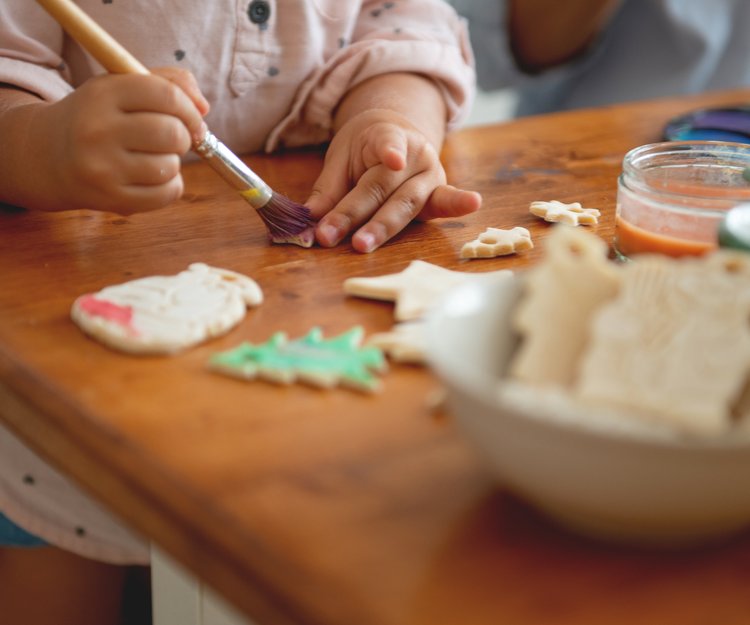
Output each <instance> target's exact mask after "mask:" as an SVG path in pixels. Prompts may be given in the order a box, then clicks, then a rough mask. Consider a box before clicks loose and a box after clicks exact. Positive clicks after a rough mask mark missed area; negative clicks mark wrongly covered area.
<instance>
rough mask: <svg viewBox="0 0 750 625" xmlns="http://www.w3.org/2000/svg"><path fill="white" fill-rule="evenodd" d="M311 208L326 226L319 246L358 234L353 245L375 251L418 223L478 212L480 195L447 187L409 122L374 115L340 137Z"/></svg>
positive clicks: (434, 156) (380, 112)
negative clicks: (419, 221)
mask: <svg viewBox="0 0 750 625" xmlns="http://www.w3.org/2000/svg"><path fill="white" fill-rule="evenodd" d="M306 204H307V205H308V206H309V207H310V210H311V211H312V214H313V217H315V218H316V219H320V222H319V224H318V226H317V228H316V237H317V240H318V242H319V243H320V244H321V245H323V246H326V247H330V246H334V245H336V244H337V243H339V241H341V239H343V238H344V237H345V236H346V235H347V234H348V233H349V232H351V231H352V230H354V229H356V228H359V229H358V230H357V231H356V233H355V234H354V236H353V237H352V246H353V247H354V249H355V250H357V251H358V252H371V251H373V250H375V249H376V248H378V247H379V246H380V245H382V244H383V243H385V242H386V241H387V240H388V239H390V238H391V237H393V236H394V235H396V234H397V233H398V232H400V231H401V230H402V229H403V228H404V227H406V225H407V224H408V223H409V222H410V221H412V220H413V219H414V218H419V219H432V218H435V217H458V216H461V215H466V214H468V213H472V212H474V211H476V210H477V209H478V208H479V206H480V205H481V196H480V195H479V194H478V193H475V192H471V191H462V190H460V189H457V188H456V187H452V186H449V185H447V184H446V176H445V171H444V170H443V166H442V165H441V163H440V159H439V155H438V153H437V151H436V150H435V148H434V147H433V146H432V144H431V143H430V142H429V141H428V140H427V138H426V137H425V136H424V135H423V134H422V133H421V132H420V131H419V130H418V129H417V128H415V127H414V125H413V124H412V123H411V122H409V121H408V120H407V119H406V118H405V117H404V116H402V115H401V114H399V113H397V112H394V111H390V110H387V109H370V110H367V111H365V112H363V113H360V114H359V115H356V116H355V117H352V118H351V119H350V120H348V121H347V122H346V123H345V124H344V125H343V126H342V127H341V128H340V129H339V131H338V132H337V133H336V136H335V137H334V138H333V141H332V142H331V145H330V147H329V148H328V152H327V154H326V157H325V164H324V166H323V171H322V172H321V174H320V176H319V177H318V180H317V181H316V182H315V185H314V186H313V191H312V195H311V196H310V198H309V200H308V201H307V203H306ZM363 224H364V225H363ZM360 226H362V227H361V228H360Z"/></svg>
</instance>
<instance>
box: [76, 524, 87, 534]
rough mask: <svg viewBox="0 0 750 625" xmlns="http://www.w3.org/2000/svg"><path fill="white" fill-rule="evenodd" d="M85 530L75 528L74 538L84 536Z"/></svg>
mask: <svg viewBox="0 0 750 625" xmlns="http://www.w3.org/2000/svg"><path fill="white" fill-rule="evenodd" d="M85 535H86V530H85V529H84V528H82V527H80V526H78V527H76V536H85Z"/></svg>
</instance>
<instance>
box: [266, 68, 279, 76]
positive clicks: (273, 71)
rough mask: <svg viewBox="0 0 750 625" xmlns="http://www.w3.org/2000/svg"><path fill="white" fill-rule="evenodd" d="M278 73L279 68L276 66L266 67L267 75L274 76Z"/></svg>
mask: <svg viewBox="0 0 750 625" xmlns="http://www.w3.org/2000/svg"><path fill="white" fill-rule="evenodd" d="M278 73H279V68H278V67H273V66H271V67H269V68H268V75H269V76H276V75H277V74H278Z"/></svg>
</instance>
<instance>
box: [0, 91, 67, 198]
mask: <svg viewBox="0 0 750 625" xmlns="http://www.w3.org/2000/svg"><path fill="white" fill-rule="evenodd" d="M39 106H44V103H43V101H42V100H40V99H39V98H38V97H37V96H35V95H33V94H31V93H28V92H26V91H23V90H20V89H15V88H13V87H8V86H0V137H2V138H3V147H2V150H0V202H4V203H8V204H15V205H18V206H24V207H26V208H49V204H50V202H52V201H54V199H53V198H50V197H48V195H49V194H48V192H47V190H46V189H45V185H46V180H47V175H48V172H47V171H45V170H46V168H45V167H43V165H42V163H41V161H40V159H41V158H43V157H42V155H43V154H44V153H45V151H46V147H45V145H40V144H39V140H40V135H39V132H38V130H39V129H38V128H37V127H36V126H35V124H34V116H35V112H36V109H37V107H39Z"/></svg>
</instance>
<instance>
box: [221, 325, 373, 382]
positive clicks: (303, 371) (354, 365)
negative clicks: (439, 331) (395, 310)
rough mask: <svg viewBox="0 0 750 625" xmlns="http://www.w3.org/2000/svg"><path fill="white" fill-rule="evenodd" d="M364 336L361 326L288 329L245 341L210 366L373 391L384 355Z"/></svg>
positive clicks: (248, 376) (223, 370)
mask: <svg viewBox="0 0 750 625" xmlns="http://www.w3.org/2000/svg"><path fill="white" fill-rule="evenodd" d="M363 337H364V330H363V329H362V328H361V327H360V326H355V327H354V328H351V329H350V330H348V331H346V332H344V333H343V334H340V335H338V336H335V337H333V338H330V339H326V338H324V337H323V333H322V332H321V330H320V328H317V327H316V328H313V329H312V330H310V332H308V333H307V334H306V335H305V336H303V337H302V338H298V339H295V340H291V341H290V340H289V339H288V338H287V336H286V334H285V333H283V332H277V333H276V334H274V335H273V336H272V337H271V338H270V339H268V341H266V342H265V343H261V344H252V343H242V344H241V345H239V346H238V347H236V348H234V349H232V350H229V351H226V352H221V353H219V354H215V355H214V356H213V357H212V358H211V360H210V362H209V367H210V368H211V369H213V370H214V371H218V372H219V373H224V374H227V375H231V376H234V377H239V378H244V379H248V380H252V379H255V378H262V379H265V380H269V381H273V382H279V383H284V384H291V383H292V382H296V381H301V382H308V383H310V384H313V385H314V386H321V387H325V388H329V387H332V386H336V385H337V384H343V385H345V386H349V387H351V388H355V389H357V390H362V391H374V390H377V389H378V387H379V380H378V378H377V377H376V376H375V375H374V374H375V373H380V372H382V371H384V370H385V368H386V362H385V357H384V356H383V352H382V351H381V350H380V349H379V348H377V347H367V346H365V347H362V346H361V343H362V339H363Z"/></svg>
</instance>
